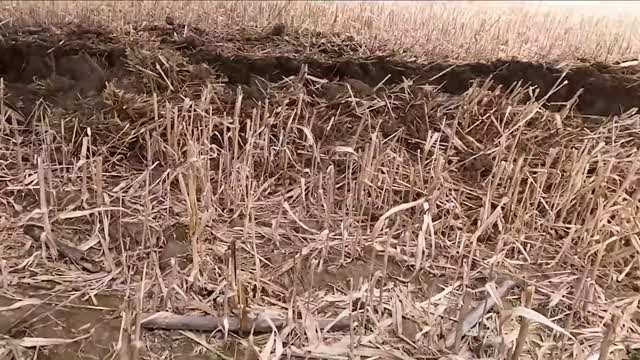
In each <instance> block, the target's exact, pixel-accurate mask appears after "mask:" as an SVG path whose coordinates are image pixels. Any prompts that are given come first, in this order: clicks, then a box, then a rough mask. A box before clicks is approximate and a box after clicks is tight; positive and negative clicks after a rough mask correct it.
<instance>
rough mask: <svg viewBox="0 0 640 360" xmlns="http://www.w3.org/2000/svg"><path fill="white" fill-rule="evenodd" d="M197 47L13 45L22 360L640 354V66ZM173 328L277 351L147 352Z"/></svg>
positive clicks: (9, 294) (9, 58)
mask: <svg viewBox="0 0 640 360" xmlns="http://www.w3.org/2000/svg"><path fill="white" fill-rule="evenodd" d="M184 34H185V33H184V29H183V28H181V26H180V25H179V24H178V25H173V26H169V25H156V26H148V27H145V28H140V29H133V30H132V31H129V32H127V33H122V32H118V33H114V32H111V31H110V30H107V29H95V28H86V27H83V26H78V25H75V26H60V27H50V28H7V29H3V31H2V43H1V44H0V75H2V77H3V88H2V89H3V90H2V94H1V95H0V96H1V97H2V107H1V108H0V113H1V114H2V120H3V122H2V124H1V127H0V132H1V133H2V143H1V146H2V148H1V149H0V162H1V163H2V167H1V173H0V200H2V201H1V205H2V206H3V207H4V209H3V212H2V215H0V220H1V222H0V226H1V228H2V237H3V241H2V243H1V244H0V250H1V251H0V265H1V268H0V269H1V270H2V272H1V273H0V275H1V280H2V281H1V283H0V285H1V286H2V291H1V292H0V320H1V321H0V330H1V333H2V334H4V335H5V336H6V337H5V338H3V339H4V340H3V341H4V342H3V344H4V345H5V349H3V350H0V352H1V351H4V352H5V353H6V354H12V355H10V356H8V358H9V359H11V356H14V357H15V358H21V356H24V357H25V358H26V357H30V356H33V354H29V352H31V353H33V352H36V353H38V358H40V359H42V358H44V359H69V358H86V359H89V358H91V359H95V358H99V359H108V358H113V357H115V356H130V357H134V358H135V357H136V355H135V351H134V350H132V349H133V348H135V347H136V344H139V345H140V347H141V348H140V350H139V355H140V356H144V357H146V358H177V359H180V358H186V357H187V356H189V357H190V358H194V356H196V355H197V356H196V357H195V358H202V359H207V358H216V357H224V356H228V357H231V358H259V353H260V352H264V356H274V355H278V356H287V355H290V356H293V357H305V356H306V357H312V358H325V359H341V358H347V356H350V355H351V356H353V355H354V354H356V355H359V356H364V357H375V356H379V357H383V358H403V359H409V358H439V357H442V356H445V355H447V354H450V353H453V352H457V353H459V354H461V356H463V357H464V358H471V357H474V356H475V357H482V356H493V357H497V358H502V357H505V356H506V354H508V353H509V352H513V351H514V347H515V344H517V343H521V344H523V346H524V348H523V351H524V354H525V355H524V356H526V357H528V358H552V357H557V356H560V354H564V355H567V354H569V356H571V357H574V358H581V359H586V358H589V356H592V355H593V354H594V353H595V354H597V353H598V351H600V348H601V344H603V343H606V341H603V335H602V334H603V331H604V329H605V328H606V325H607V322H608V321H609V320H610V318H611V317H612V315H613V314H619V319H620V321H619V324H618V325H619V326H618V327H617V328H616V331H615V333H614V335H612V336H613V338H612V341H613V345H612V346H611V348H610V350H611V354H612V356H615V358H625V357H628V356H631V355H630V354H632V352H633V350H634V348H637V347H638V345H637V344H639V343H640V341H639V340H640V338H639V332H638V321H637V316H638V315H637V302H638V298H637V292H638V281H639V279H640V278H639V273H638V270H639V269H638V261H637V259H638V257H637V254H638V252H639V251H640V250H639V249H640V248H639V247H638V245H639V244H640V243H639V242H638V238H637V235H636V234H637V232H638V230H639V229H638V223H637V220H636V219H635V218H636V216H635V214H637V211H638V198H640V190H638V189H637V188H636V179H635V176H636V172H637V170H638V166H640V163H639V161H638V153H637V149H636V148H637V146H638V139H639V137H638V133H637V131H638V130H637V129H638V120H639V119H638V117H637V115H635V110H633V108H637V107H638V104H639V103H640V83H639V81H638V78H637V74H638V72H637V70H638V69H637V68H634V67H627V68H620V67H616V66H613V65H607V64H576V65H574V66H571V67H569V68H567V69H562V68H560V67H558V66H554V65H552V64H537V63H527V62H521V61H515V60H514V61H506V60H504V61H496V62H493V63H471V64H452V63H416V62H412V61H409V60H408V59H403V58H402V57H401V56H397V55H394V54H376V53H374V52H373V51H371V50H367V49H365V48H364V47H363V46H362V45H360V44H358V43H357V42H355V41H354V40H353V39H352V38H350V37H348V36H344V35H340V34H334V35H331V36H328V35H325V34H309V33H287V32H284V33H279V32H277V33H265V34H229V33H223V32H220V33H218V32H208V31H205V30H203V29H197V28H195V29H193V28H191V29H189V32H188V34H187V35H186V36H185V35H184ZM564 70H566V73H565V72H564ZM565 80H566V83H563V81H565ZM576 93H579V96H578V97H577V98H575V95H576ZM402 204H405V205H406V204H408V205H406V206H404V207H403V206H402ZM397 206H400V207H399V208H398V207H397ZM43 209H45V210H46V211H42V210H43ZM376 225H377V226H376ZM56 252H57V254H56ZM506 282H508V284H512V286H507V287H506V290H505V291H504V293H503V294H498V295H499V296H498V297H504V300H503V302H501V303H500V304H499V306H496V307H495V308H494V309H486V310H487V311H488V313H487V314H485V313H484V312H483V313H482V319H483V320H482V322H481V326H480V327H479V329H476V330H474V329H465V330H466V331H465V332H464V336H462V338H461V341H460V344H453V343H452V341H453V340H454V339H453V338H452V334H455V333H460V334H462V330H461V329H458V328H457V325H456V324H457V323H458V321H457V319H459V318H462V319H463V320H464V319H467V320H468V319H470V318H469V316H470V315H469V314H468V313H465V312H463V314H462V315H460V314H459V313H458V310H459V308H460V305H462V304H463V303H465V304H467V305H468V307H469V308H471V309H473V308H474V307H478V306H480V307H481V305H482V302H481V301H482V300H484V299H487V298H491V295H490V294H493V295H494V296H495V294H496V293H499V292H500V291H498V290H497V289H498V288H500V286H501V285H503V284H505V283H506ZM511 282H513V283H511ZM528 286H533V287H534V290H533V291H534V294H535V295H534V297H533V299H532V300H531V304H530V305H528V306H526V308H528V309H532V310H534V311H536V314H539V315H540V316H541V317H542V319H543V320H544V319H547V320H544V321H542V324H541V323H540V321H541V320H540V318H536V317H535V316H533V315H530V313H527V312H526V310H522V307H519V305H521V304H522V302H521V295H520V294H521V293H523V292H524V289H525V288H527V287H528ZM465 292H466V293H468V294H469V300H468V301H463V300H462V299H463V294H464V293H465ZM25 299H26V300H25ZM526 303H527V302H526V301H525V302H524V304H526ZM462 308H465V306H462ZM243 309H244V310H243ZM160 311H170V312H172V313H175V314H192V315H198V316H205V315H208V316H217V317H221V318H222V317H224V316H227V317H228V318H232V319H236V318H242V317H243V316H242V314H243V313H244V312H248V314H249V315H247V316H249V317H255V316H258V315H263V316H268V317H269V318H270V319H272V321H274V322H275V323H276V324H275V325H274V328H277V331H276V330H274V331H273V332H272V331H271V328H270V327H267V331H264V330H265V329H261V330H263V332H266V334H256V335H255V336H254V337H249V336H248V334H247V330H248V329H247V328H243V326H242V325H241V326H240V329H237V330H238V331H232V332H231V334H228V335H227V336H226V337H225V334H224V329H218V330H217V331H215V332H214V331H213V330H214V329H210V331H204V332H197V331H195V330H196V329H193V328H191V329H189V326H183V329H181V330H177V329H174V330H153V329H149V328H148V327H150V326H146V328H145V329H142V331H140V333H139V334H138V333H137V331H136V326H135V325H136V319H137V318H139V319H143V318H146V317H147V316H149V314H153V313H155V312H160ZM125 314H126V315H127V316H124V315H125ZM522 314H529V317H530V318H531V319H534V320H536V321H537V322H535V325H532V326H531V329H530V330H529V334H528V339H529V340H528V341H527V342H523V341H521V340H517V339H516V338H517V336H518V329H519V322H520V323H521V322H522V321H520V320H519V319H522V318H518V317H517V315H522ZM136 316H137V317H136ZM614 318H615V316H614ZM278 319H279V320H278ZM334 319H336V321H337V324H335V325H334V326H332V327H329V326H326V325H327V324H326V321H327V320H334ZM345 319H346V320H348V321H347V326H346V328H345V327H341V326H342V325H344V321H345ZM549 319H550V320H549ZM285 320H288V321H285ZM476 320H477V319H476ZM256 321H257V320H256ZM278 321H280V323H282V322H284V323H286V325H282V326H280V323H279V322H278ZM323 321H325V322H323ZM545 321H548V323H547V324H544V322H545ZM476 322H477V321H476ZM319 324H322V325H323V326H320V325H319ZM553 324H556V326H559V327H560V328H561V329H565V331H567V332H568V333H567V334H566V335H563V334H561V332H559V331H555V332H554V331H553V329H552V327H551V325H553ZM147 325H149V324H148V323H147ZM183 325H184V324H183ZM325 326H326V328H325ZM138 328H139V327H138ZM323 328H325V329H324V331H322V330H323ZM350 329H351V330H350ZM556 330H557V329H556ZM212 333H213V334H212ZM358 336H361V337H360V338H358ZM34 338H35V339H34ZM38 339H39V340H38ZM62 339H66V340H73V341H69V343H63V344H59V343H60V342H63V341H62ZM354 339H358V340H354ZM38 341H40V342H38ZM356 341H357V342H358V343H354V342H356ZM203 344H204V345H203ZM238 351H239V352H240V353H238ZM5 353H0V354H5ZM0 358H1V357H0ZM124 358H128V357H124Z"/></svg>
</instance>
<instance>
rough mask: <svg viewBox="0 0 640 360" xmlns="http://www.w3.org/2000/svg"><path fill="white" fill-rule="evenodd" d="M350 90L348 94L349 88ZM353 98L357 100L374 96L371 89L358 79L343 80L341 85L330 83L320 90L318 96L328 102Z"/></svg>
mask: <svg viewBox="0 0 640 360" xmlns="http://www.w3.org/2000/svg"><path fill="white" fill-rule="evenodd" d="M347 85H348V86H349V88H350V89H351V92H349V88H347ZM351 93H353V96H354V97H356V98H359V99H364V98H367V97H369V96H371V95H373V94H374V91H373V88H372V87H371V86H369V85H367V84H366V83H364V82H363V81H361V80H358V79H351V78H349V79H345V81H344V82H343V83H337V82H330V83H326V84H324V85H323V86H322V87H321V89H320V95H322V96H324V97H325V98H327V100H329V101H335V100H341V99H344V98H348V97H351Z"/></svg>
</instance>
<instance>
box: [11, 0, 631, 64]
mask: <svg viewBox="0 0 640 360" xmlns="http://www.w3.org/2000/svg"><path fill="white" fill-rule="evenodd" d="M10 4H15V5H10ZM630 6H632V5H629V4H627V7H624V8H622V9H628V11H626V12H625V11H623V10H619V9H621V7H616V8H615V9H614V8H612V7H605V6H600V7H586V8H584V9H579V8H578V7H573V8H571V9H566V8H562V7H555V8H550V7H548V6H546V7H545V6H534V5H530V6H523V5H518V4H511V3H503V2H424V3H416V2H393V3H383V2H320V1H317V2H316V1H314V2H303V1H293V2H286V1H268V2H261V1H241V2H228V1H227V2H225V1H215V2H201V1H181V2H174V1H170V2H168V1H100V2H91V1H50V2H46V3H42V2H32V1H7V2H4V3H3V8H4V10H3V13H5V14H6V15H4V16H5V17H11V18H12V19H15V21H17V22H19V23H38V24H41V23H58V22H60V21H61V20H69V19H76V20H78V21H80V22H82V23H86V24H96V23H98V24H108V25H112V26H116V27H121V26H128V25H131V24H140V23H142V22H161V21H164V18H165V16H166V15H168V14H170V15H172V16H174V17H175V18H177V19H181V20H182V21H184V22H185V23H188V24H191V25H195V26H202V27H205V28H216V29H231V30H237V29H240V28H245V29H246V28H251V27H258V28H261V27H264V26H268V25H272V24H273V23H276V22H284V23H286V24H288V25H290V26H293V27H296V28H300V27H303V28H309V29H313V30H319V31H323V32H327V31H328V32H346V33H350V34H354V35H356V36H359V37H361V38H362V40H363V41H364V42H365V43H366V44H367V45H368V46H369V47H374V48H377V47H385V48H388V49H393V50H396V51H409V52H412V53H416V54H417V55H418V56H421V57H426V58H428V59H430V60H442V59H446V58H451V59H456V60H463V61H485V60H489V59H495V58H504V57H506V58H510V57H517V58H520V59H526V60H536V61H559V60H560V61H561V60H567V59H575V58H586V59H589V60H593V61H609V60H617V59H619V58H629V57H636V58H637V56H638V55H640V46H639V45H638V44H640V38H639V37H638V30H637V29H638V28H639V27H640V22H639V20H640V17H638V16H632V15H630V13H633V12H634V11H635V9H637V7H630ZM605 8H606V10H603V9H605ZM616 10H618V11H616ZM636 13H637V11H636Z"/></svg>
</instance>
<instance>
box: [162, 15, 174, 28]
mask: <svg viewBox="0 0 640 360" xmlns="http://www.w3.org/2000/svg"><path fill="white" fill-rule="evenodd" d="M164 22H166V23H167V25H169V26H174V25H175V24H176V19H174V18H173V16H170V15H167V17H166V18H164Z"/></svg>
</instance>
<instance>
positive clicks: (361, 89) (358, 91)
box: [344, 79, 373, 99]
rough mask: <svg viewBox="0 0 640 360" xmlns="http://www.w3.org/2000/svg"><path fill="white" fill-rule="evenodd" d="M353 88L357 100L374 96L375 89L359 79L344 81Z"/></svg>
mask: <svg viewBox="0 0 640 360" xmlns="http://www.w3.org/2000/svg"><path fill="white" fill-rule="evenodd" d="M344 82H345V83H346V84H347V85H349V87H350V88H351V92H353V95H354V96H355V97H357V98H360V99H364V98H366V97H368V96H371V95H373V88H372V87H371V86H369V85H367V84H365V83H364V82H363V81H361V80H358V79H346V80H345V81H344Z"/></svg>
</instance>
